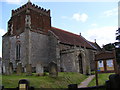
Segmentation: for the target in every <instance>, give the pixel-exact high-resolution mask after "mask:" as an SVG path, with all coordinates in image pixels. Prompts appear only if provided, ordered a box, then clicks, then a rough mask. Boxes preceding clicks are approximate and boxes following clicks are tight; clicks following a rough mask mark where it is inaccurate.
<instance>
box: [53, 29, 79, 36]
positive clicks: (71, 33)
mask: <svg viewBox="0 0 120 90" xmlns="http://www.w3.org/2000/svg"><path fill="white" fill-rule="evenodd" d="M52 28H53V29H58V30H61V31H64V32H66V33H70V34H73V35H76V36H80V35H78V34H75V33H72V32H69V31H66V30H63V29H60V28H56V27H52Z"/></svg>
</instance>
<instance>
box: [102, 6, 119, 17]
mask: <svg viewBox="0 0 120 90" xmlns="http://www.w3.org/2000/svg"><path fill="white" fill-rule="evenodd" d="M103 14H104V15H105V16H107V17H109V16H116V15H118V7H117V8H113V9H111V10H107V11H105V12H103Z"/></svg>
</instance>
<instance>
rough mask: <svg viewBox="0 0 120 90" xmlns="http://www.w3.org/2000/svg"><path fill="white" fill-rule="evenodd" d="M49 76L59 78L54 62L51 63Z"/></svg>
mask: <svg viewBox="0 0 120 90" xmlns="http://www.w3.org/2000/svg"><path fill="white" fill-rule="evenodd" d="M49 75H50V76H51V77H57V76H58V68H57V64H56V63H54V62H50V63H49Z"/></svg>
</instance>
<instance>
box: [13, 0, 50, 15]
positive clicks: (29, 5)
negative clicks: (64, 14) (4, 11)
mask: <svg viewBox="0 0 120 90" xmlns="http://www.w3.org/2000/svg"><path fill="white" fill-rule="evenodd" d="M26 9H31V10H34V11H36V12H39V13H42V14H44V15H46V16H50V9H49V10H46V9H44V8H41V7H39V6H38V5H35V4H32V3H31V2H28V3H26V4H25V5H23V6H21V7H19V8H17V9H15V10H12V16H14V15H17V14H19V13H20V12H23V11H24V10H26Z"/></svg>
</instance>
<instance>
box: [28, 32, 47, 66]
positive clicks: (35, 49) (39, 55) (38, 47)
mask: <svg viewBox="0 0 120 90" xmlns="http://www.w3.org/2000/svg"><path fill="white" fill-rule="evenodd" d="M30 33H31V39H30V43H31V55H30V63H31V64H32V66H33V67H36V64H37V63H41V64H44V65H46V64H47V63H48V60H49V58H48V53H49V44H48V36H47V35H43V34H39V33H35V32H30ZM44 65H43V66H44Z"/></svg>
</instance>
